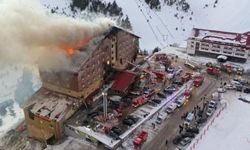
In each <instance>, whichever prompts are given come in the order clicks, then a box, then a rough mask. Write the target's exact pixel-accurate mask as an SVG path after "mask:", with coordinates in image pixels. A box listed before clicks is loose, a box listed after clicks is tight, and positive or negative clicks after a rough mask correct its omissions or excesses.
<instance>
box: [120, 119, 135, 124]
mask: <svg viewBox="0 0 250 150" xmlns="http://www.w3.org/2000/svg"><path fill="white" fill-rule="evenodd" d="M122 123H123V124H125V125H128V126H132V125H133V124H134V121H133V120H131V119H128V118H125V119H123V121H122Z"/></svg>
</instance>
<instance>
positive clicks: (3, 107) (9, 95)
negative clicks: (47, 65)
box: [0, 64, 41, 137]
mask: <svg viewBox="0 0 250 150" xmlns="http://www.w3.org/2000/svg"><path fill="white" fill-rule="evenodd" d="M0 68H1V70H0V91H1V92H0V122H1V123H0V137H1V136H2V135H3V133H5V132H7V131H8V130H9V129H10V128H11V127H12V126H13V125H15V124H16V123H18V122H19V121H20V120H22V119H23V118H24V115H23V111H22V109H21V108H20V104H22V102H23V100H25V98H26V97H27V96H29V95H31V94H33V92H34V91H36V90H37V89H38V88H39V87H40V85H41V83H40V81H39V78H38V74H37V72H36V70H35V69H34V68H32V67H30V66H23V65H4V64H0ZM27 81H28V82H27ZM27 89H31V90H27ZM20 93H21V94H20Z"/></svg>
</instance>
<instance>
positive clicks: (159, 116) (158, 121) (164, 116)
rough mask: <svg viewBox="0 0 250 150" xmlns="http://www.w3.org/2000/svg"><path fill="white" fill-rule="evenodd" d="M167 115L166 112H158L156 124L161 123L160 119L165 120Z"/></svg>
mask: <svg viewBox="0 0 250 150" xmlns="http://www.w3.org/2000/svg"><path fill="white" fill-rule="evenodd" d="M167 117H168V114H167V113H160V114H159V115H158V116H157V119H156V123H157V124H161V123H162V121H165V120H166V119H167Z"/></svg>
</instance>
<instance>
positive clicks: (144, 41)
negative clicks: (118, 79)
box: [0, 0, 250, 50]
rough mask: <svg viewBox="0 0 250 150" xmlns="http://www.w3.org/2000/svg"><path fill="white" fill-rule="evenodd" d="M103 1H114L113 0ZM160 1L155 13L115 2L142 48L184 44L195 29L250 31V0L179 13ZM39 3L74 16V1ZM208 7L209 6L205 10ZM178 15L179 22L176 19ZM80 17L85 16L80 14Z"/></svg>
mask: <svg viewBox="0 0 250 150" xmlns="http://www.w3.org/2000/svg"><path fill="white" fill-rule="evenodd" d="M1 1H2V0H0V3H1ZM103 1H106V2H113V1H114V0H103ZM160 1H161V4H162V6H161V11H155V10H151V9H149V7H148V5H146V4H145V2H144V0H126V1H125V0H116V2H117V4H118V5H119V6H120V7H121V8H122V9H123V12H124V15H128V16H129V19H130V21H131V23H132V26H133V30H134V32H135V33H136V34H138V35H139V36H140V37H141V40H140V47H141V48H142V49H147V50H152V49H153V48H154V47H156V46H159V47H166V46H168V45H169V44H173V43H177V44H182V43H183V42H184V41H185V40H186V39H187V37H188V36H189V35H190V33H191V29H192V28H193V27H197V28H209V29H218V30H225V31H232V32H246V31H250V19H247V18H248V14H250V9H248V6H249V5H250V1H249V0H241V1H235V0H218V4H217V5H216V7H215V8H214V7H213V5H214V2H215V0H198V1H197V0H196V1H195V0H186V1H187V2H188V3H189V4H190V10H189V11H188V12H187V13H185V12H182V11H177V10H176V5H173V6H171V7H170V6H167V5H165V4H164V3H163V1H164V0H160ZM40 2H41V4H43V5H44V6H45V7H47V8H55V7H57V6H58V8H59V9H58V10H57V12H59V13H62V12H63V11H64V12H65V13H66V14H68V15H69V16H72V12H71V10H70V8H69V5H70V3H71V0H53V1H52V0H40ZM206 4H207V5H208V7H206V8H204V7H205V5H206ZM176 13H177V14H178V17H179V19H177V18H176V17H174V15H175V14H176ZM80 15H82V14H80V13H79V16H80ZM83 15H86V13H85V14H83ZM182 17H183V19H181V18H182ZM190 17H191V18H192V20H190ZM176 28H178V30H176ZM184 43H185V42H184Z"/></svg>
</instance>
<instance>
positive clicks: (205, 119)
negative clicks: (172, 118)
mask: <svg viewBox="0 0 250 150" xmlns="http://www.w3.org/2000/svg"><path fill="white" fill-rule="evenodd" d="M206 121H207V118H199V119H198V120H197V123H198V124H203V123H205V122H206Z"/></svg>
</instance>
